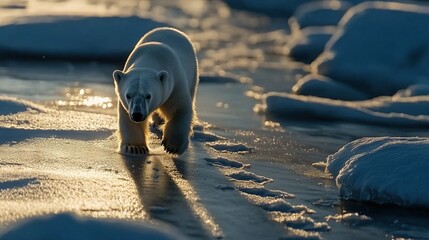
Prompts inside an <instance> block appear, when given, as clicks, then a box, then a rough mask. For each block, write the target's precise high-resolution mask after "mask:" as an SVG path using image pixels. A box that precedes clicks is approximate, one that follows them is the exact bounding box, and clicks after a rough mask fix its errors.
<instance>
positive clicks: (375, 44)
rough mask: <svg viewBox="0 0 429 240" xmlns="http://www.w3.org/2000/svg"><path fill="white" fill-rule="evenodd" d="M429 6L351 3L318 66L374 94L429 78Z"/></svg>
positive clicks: (322, 72)
mask: <svg viewBox="0 0 429 240" xmlns="http://www.w3.org/2000/svg"><path fill="white" fill-rule="evenodd" d="M428 24H429V8H428V7H425V6H421V5H413V4H402V3H384V2H366V3H363V4H360V5H358V6H355V7H353V8H351V9H350V10H349V11H348V12H347V14H346V15H345V16H344V18H343V19H342V21H341V23H340V25H339V28H340V29H339V30H338V31H337V32H336V34H335V35H334V36H333V37H332V39H331V40H330V41H329V43H328V44H327V46H326V49H325V51H324V53H323V54H321V55H320V56H319V58H318V59H316V60H315V61H314V62H313V63H312V68H313V69H314V71H315V72H317V73H318V74H320V75H324V76H327V77H330V78H331V79H334V80H335V81H340V82H342V83H345V84H348V85H350V86H353V87H354V88H357V89H360V90H361V91H363V92H365V93H367V94H368V95H370V96H372V97H374V96H381V95H393V94H394V93H395V92H397V91H398V90H400V89H404V88H407V87H408V86H410V85H413V84H417V83H423V82H424V83H429V80H428V78H427V75H428V69H429V51H428V49H429V47H428V46H429V45H428V42H429V32H428V31H426V29H427V26H428Z"/></svg>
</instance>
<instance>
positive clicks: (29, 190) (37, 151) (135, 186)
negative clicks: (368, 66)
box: [0, 0, 427, 239]
mask: <svg viewBox="0 0 429 240" xmlns="http://www.w3.org/2000/svg"><path fill="white" fill-rule="evenodd" d="M48 4H51V5H52V6H49V7H48V6H47V5H48ZM23 6H24V7H21V8H14V10H13V11H12V10H10V9H11V8H5V9H7V11H6V12H5V17H8V16H9V15H14V14H15V15H19V14H24V15H31V14H33V15H37V14H39V15H43V14H44V13H46V11H48V12H49V14H58V13H59V14H61V15H67V14H69V15H73V16H74V15H76V13H79V14H81V15H85V16H109V15H116V14H119V15H127V14H137V15H139V16H140V17H142V18H150V19H153V20H156V21H158V22H166V23H168V24H171V25H174V26H176V27H179V28H181V29H183V30H185V31H186V32H187V33H189V34H190V35H191V38H192V39H193V40H194V42H195V45H196V47H197V49H198V54H199V58H200V64H201V65H200V66H201V70H202V72H203V76H210V78H206V79H205V80H206V81H202V84H201V85H200V87H199V95H198V97H197V99H198V100H197V104H198V106H197V109H198V114H199V116H200V119H201V120H204V121H207V122H208V123H207V124H204V125H205V126H206V129H203V128H202V127H201V126H200V127H198V128H197V129H196V132H197V135H196V137H195V138H194V141H192V144H191V148H190V151H189V152H188V153H187V154H186V155H183V156H181V157H179V158H173V157H171V156H169V155H166V154H163V153H162V152H160V151H158V152H157V153H158V154H156V155H150V156H148V157H147V158H146V159H138V160H137V159H123V158H122V157H121V156H119V155H117V154H115V153H114V152H113V150H114V148H115V141H114V138H112V137H110V136H111V134H112V132H113V130H112V129H110V127H108V128H106V129H103V128H93V129H92V130H91V129H86V128H87V127H85V128H82V127H81V126H76V127H77V128H79V129H80V130H77V129H72V128H67V129H63V130H60V131H57V130H55V129H53V128H49V127H44V128H41V126H44V125H45V124H40V123H43V121H48V120H49V119H47V118H45V119H37V118H34V116H31V114H30V113H26V114H23V113H22V112H21V111H22V110H19V111H18V110H16V111H15V113H14V114H17V115H15V116H19V117H20V119H15V120H17V121H16V122H13V121H12V120H13V119H11V118H10V117H7V116H4V118H5V119H7V122H6V123H7V124H9V125H8V128H2V130H1V131H2V133H1V134H2V136H3V133H8V135H7V137H5V138H2V139H3V142H2V145H1V150H2V151H3V149H5V151H7V155H6V156H7V160H8V161H7V162H10V163H12V164H9V166H7V168H4V169H5V171H6V169H8V171H12V172H15V173H17V175H13V176H12V174H11V173H8V174H9V175H8V177H9V178H8V179H7V180H6V181H8V180H10V181H9V182H7V183H6V184H5V186H6V187H13V189H9V188H8V189H4V190H2V191H4V192H7V193H8V194H5V195H3V194H1V196H8V197H9V198H8V200H6V201H9V200H10V202H14V201H13V200H11V199H10V198H11V194H9V193H11V192H13V191H16V192H19V194H17V195H13V197H16V198H18V197H19V195H20V194H24V195H25V196H29V195H31V197H32V198H30V199H31V200H30V201H26V202H25V203H23V202H22V201H21V202H20V203H22V205H20V206H16V205H13V203H11V204H10V206H11V207H15V208H16V209H15V210H16V211H17V212H22V213H23V214H22V215H21V214H12V216H13V219H14V220H13V221H16V220H18V219H22V218H27V217H29V216H34V215H39V214H48V213H52V212H51V211H50V210H52V209H51V208H54V206H53V204H54V203H57V205H58V208H60V209H61V210H60V211H63V210H64V211H72V212H74V213H76V214H78V215H84V216H87V217H97V218H105V217H106V218H128V219H135V220H137V221H146V220H147V221H152V220H156V221H162V222H166V223H168V224H172V225H174V226H175V227H177V228H178V230H179V231H180V232H182V233H183V234H184V235H186V236H187V237H189V238H192V239H201V238H207V237H208V236H220V235H222V236H224V237H225V238H228V239H229V238H230V239H252V238H256V239H261V238H264V239H265V238H271V237H272V238H274V239H278V238H279V237H285V238H287V237H289V238H303V237H307V238H313V239H314V238H316V239H317V238H325V239H339V238H349V237H351V236H353V237H359V238H363V239H380V238H385V237H386V235H388V236H389V237H392V238H394V237H404V238H407V237H409V238H418V237H422V236H423V237H424V236H425V235H424V234H425V232H427V218H426V216H425V215H424V213H423V214H422V213H420V212H415V211H414V212H413V211H410V210H407V211H401V210H400V209H397V208H393V209H390V208H389V209H383V208H380V207H375V208H371V206H367V205H363V206H361V205H359V204H358V203H355V202H347V201H340V200H339V198H338V190H337V189H336V187H335V185H334V182H333V181H332V180H331V179H329V178H328V176H327V174H325V173H324V172H323V171H321V170H320V168H314V167H312V163H314V162H320V161H321V160H323V159H324V158H325V157H326V156H327V155H328V154H330V153H333V152H335V151H336V150H338V148H339V147H341V146H342V145H344V144H345V143H347V142H349V141H350V140H352V139H355V138H357V137H359V136H362V135H386V134H389V135H421V134H424V133H422V132H419V131H416V130H409V131H406V132H404V131H401V130H394V129H386V128H381V127H370V126H359V125H353V124H336V123H323V124H320V123H317V122H312V123H302V122H298V121H295V122H294V121H287V122H286V121H280V122H279V121H278V120H274V119H269V118H265V117H263V116H258V115H256V114H254V113H253V112H252V107H253V105H254V104H255V101H253V100H252V99H250V98H247V97H246V96H245V95H244V93H246V92H247V93H246V94H247V95H250V92H249V90H251V91H252V92H253V93H256V94H254V96H258V94H260V93H263V92H267V91H290V88H291V87H292V85H293V84H294V80H295V77H296V76H297V74H303V73H305V72H306V71H307V70H308V67H307V66H306V65H303V64H297V63H293V62H291V61H289V60H288V58H287V57H286V56H285V54H284V48H283V47H284V44H285V43H286V42H287V38H288V35H287V31H285V30H284V27H285V26H287V22H286V21H282V20H281V19H271V18H267V17H261V16H256V15H252V14H248V13H244V12H239V11H234V10H231V9H230V8H228V7H227V6H225V5H224V4H223V3H222V2H220V1H210V2H206V1H199V0H195V1H192V2H190V1H188V0H186V1H174V2H171V1H153V2H150V4H146V3H142V2H139V3H138V4H137V3H136V2H135V1H118V2H115V3H114V4H112V3H107V2H104V1H99V2H93V1H91V4H88V2H86V1H78V0H77V1H65V2H61V3H58V4H57V3H55V2H46V1H36V0H34V1H25V2H24V3H23ZM64 6H67V8H65V7H64ZM76 6H77V7H76ZM136 9H138V10H136ZM118 10H119V11H118ZM11 12H13V14H12V13H11ZM279 27H280V28H279ZM220 33H222V34H220ZM112 69H113V66H108V65H107V66H105V65H102V64H99V63H81V64H76V63H47V62H41V63H38V64H36V63H16V62H10V61H8V62H4V63H2V68H1V69H0V72H1V73H2V75H1V77H0V78H1V81H2V83H3V82H4V83H5V84H2V85H1V86H0V92H1V94H2V95H8V96H14V97H16V96H18V97H20V98H27V99H32V100H34V101H37V102H39V103H41V104H42V105H43V108H51V107H52V108H53V112H55V111H57V110H58V111H60V112H61V113H64V114H66V113H67V112H70V110H73V111H76V110H78V111H84V112H92V113H94V114H88V115H86V114H79V113H77V114H76V115H77V116H78V118H76V119H66V118H61V117H58V119H59V121H57V122H59V123H61V122H65V123H67V124H71V123H73V121H75V122H79V119H80V118H83V117H84V116H88V119H87V120H91V121H97V120H96V119H97V118H100V116H102V115H106V119H114V118H113V117H112V116H114V114H115V106H114V104H112V103H114V102H115V99H114V95H113V91H112V89H113V88H112V85H111V76H110V75H111V70H112ZM218 76H220V77H221V78H219V77H218ZM203 82H205V83H206V84H204V83H203ZM209 82H210V83H209ZM233 82H242V83H247V84H249V83H251V84H252V85H243V84H233ZM215 83H222V84H215ZM10 86H14V88H13V90H12V91H11V88H10ZM47 106H49V107H47ZM101 114H102V115H101ZM41 115H43V114H41ZM58 115H59V114H56V115H55V114H53V115H52V116H58ZM44 116H48V115H46V114H44ZM26 117H28V118H30V119H32V120H31V121H30V122H25V121H23V122H19V121H18V120H22V119H21V118H26ZM103 117H104V116H103ZM36 120H37V121H36ZM19 124H23V126H22V128H20V129H18V127H19ZM52 124H53V126H58V125H59V124H58V123H55V122H54V123H52ZM55 124H56V125H55ZM94 126H96V125H94ZM39 127H40V128H41V129H38V128H39ZM81 128H82V129H81ZM94 129H96V130H94ZM207 130H210V131H211V133H208V132H207ZM15 136H20V137H19V138H18V137H16V138H13V137H15ZM25 139H27V140H25ZM156 139H157V138H154V140H153V142H154V144H153V147H154V148H157V147H158V146H159V145H158V144H157V140H156ZM205 143H210V144H209V145H212V146H218V147H219V151H218V150H216V149H214V148H212V147H210V146H206V145H205ZM230 146H233V147H231V148H227V147H230ZM237 146H240V148H242V149H251V151H250V153H246V152H244V153H238V152H237V151H238V150H237ZM16 149H19V150H20V151H23V154H19V151H14V150H16ZM16 154H18V155H16ZM2 156H3V155H2ZM18 158H21V159H22V161H23V162H20V161H21V160H19V159H18ZM88 158H90V159H89V160H88ZM1 159H2V158H1ZM207 159H212V160H213V159H214V161H212V162H211V163H209V164H210V165H212V166H209V165H208V161H207ZM221 159H226V160H227V161H225V160H221ZM2 160H3V159H2ZM26 162H28V165H26ZM20 164H22V165H20ZM51 165H52V166H51ZM0 169H3V168H1V167H0ZM234 173H236V174H234ZM21 174H22V175H21ZM231 174H232V175H231ZM229 176H233V177H229ZM258 176H259V177H258ZM234 177H235V178H234ZM244 177H246V179H243V178H244ZM260 177H261V178H260ZM262 177H264V179H272V180H273V181H270V182H266V183H264V182H263V183H257V181H252V180H256V179H262ZM122 178H123V179H122ZM237 178H238V179H237ZM240 178H241V179H240ZM15 180H17V181H15ZM21 180H22V181H21ZM111 185H115V186H118V187H119V188H120V189H119V190H118V191H117V192H118V193H121V194H116V192H115V193H112V192H110V191H109V189H110V187H111ZM44 186H46V187H44ZM106 186H108V187H109V188H107V187H106ZM57 188H60V189H57ZM113 189H116V188H113ZM67 190H69V191H70V193H67ZM56 192H59V193H64V192H66V193H64V194H63V195H61V194H56ZM42 193H43V194H42ZM32 194H34V195H32ZM122 194H125V196H126V197H121V196H122ZM112 195H114V196H112ZM74 196H76V198H79V199H80V202H74V201H73V203H71V204H66V203H68V201H71V200H68V198H71V199H74ZM43 198H51V199H50V200H52V202H53V203H52V204H51V203H50V201H43V202H42V203H40V202H41V200H40V199H43ZM106 199H107V201H106ZM6 203H9V202H6ZM39 203H40V204H39ZM32 204H38V205H37V206H35V207H34V208H35V209H36V210H43V211H44V212H32V211H31V207H28V206H32ZM7 205H8V204H7ZM26 206H27V207H26ZM85 207H87V208H85ZM88 207H89V208H88ZM69 208H72V209H69ZM12 210H13V209H12ZM92 210H93V211H92ZM349 213H350V214H353V216H354V213H359V216H361V215H366V216H368V217H371V218H372V219H373V221H371V222H370V223H365V224H364V223H363V221H362V224H360V223H358V224H356V226H353V224H349V223H347V220H344V221H341V220H340V219H352V218H353V216H352V215H347V214H349ZM328 216H335V218H329V222H328V223H327V220H328V219H327V218H326V217H328ZM333 219H338V220H333ZM359 219H360V218H356V221H357V222H359ZM350 222H352V220H350ZM392 223H393V224H392ZM1 226H2V228H6V227H7V226H9V224H7V223H4V224H2V225H1ZM327 230H329V231H327Z"/></svg>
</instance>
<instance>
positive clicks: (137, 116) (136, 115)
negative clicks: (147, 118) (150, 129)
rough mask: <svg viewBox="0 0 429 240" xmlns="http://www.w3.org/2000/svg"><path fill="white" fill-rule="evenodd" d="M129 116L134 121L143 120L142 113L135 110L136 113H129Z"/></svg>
mask: <svg viewBox="0 0 429 240" xmlns="http://www.w3.org/2000/svg"><path fill="white" fill-rule="evenodd" d="M131 118H132V120H133V121H134V122H141V121H143V120H144V119H143V114H142V113H139V112H137V113H133V114H132V115H131Z"/></svg>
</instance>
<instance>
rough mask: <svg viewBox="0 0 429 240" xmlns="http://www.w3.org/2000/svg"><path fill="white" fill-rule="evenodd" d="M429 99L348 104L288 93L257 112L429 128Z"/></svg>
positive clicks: (270, 98)
mask: <svg viewBox="0 0 429 240" xmlns="http://www.w3.org/2000/svg"><path fill="white" fill-rule="evenodd" d="M428 104H429V96H421V97H406V98H401V97H393V98H392V97H380V98H377V99H374V100H366V101H359V102H349V101H341V100H332V99H327V98H320V97H313V96H300V95H294V94H288V93H275V92H272V93H268V94H265V95H264V96H263V98H262V104H260V105H256V106H255V108H254V111H256V112H264V113H266V114H267V115H271V116H274V117H280V118H286V119H305V120H334V121H346V122H356V123H365V124H374V125H382V126H391V127H427V126H429V108H428V107H427V106H428Z"/></svg>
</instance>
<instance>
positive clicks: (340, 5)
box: [289, 1, 351, 32]
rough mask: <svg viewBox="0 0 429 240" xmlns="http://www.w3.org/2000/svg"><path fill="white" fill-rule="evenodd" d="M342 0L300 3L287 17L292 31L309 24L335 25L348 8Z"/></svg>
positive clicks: (348, 5)
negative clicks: (290, 15) (291, 14)
mask: <svg viewBox="0 0 429 240" xmlns="http://www.w3.org/2000/svg"><path fill="white" fill-rule="evenodd" d="M350 6H351V5H350V3H348V2H344V1H314V2H309V3H306V4H302V5H300V6H299V7H298V8H297V9H296V11H295V13H294V15H293V16H292V17H291V18H289V26H290V28H291V30H292V32H294V31H296V30H299V29H303V28H306V27H310V26H336V25H337V24H338V22H340V20H341V18H342V17H343V15H344V14H345V13H346V11H347V10H348V9H349V8H350Z"/></svg>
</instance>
